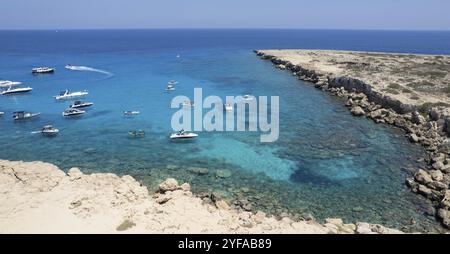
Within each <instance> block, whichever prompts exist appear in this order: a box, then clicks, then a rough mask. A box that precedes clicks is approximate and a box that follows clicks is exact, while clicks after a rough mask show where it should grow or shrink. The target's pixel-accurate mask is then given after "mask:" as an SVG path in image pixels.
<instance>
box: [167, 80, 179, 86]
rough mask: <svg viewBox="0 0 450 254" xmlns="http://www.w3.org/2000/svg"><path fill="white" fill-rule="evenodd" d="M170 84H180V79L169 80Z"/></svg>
mask: <svg viewBox="0 0 450 254" xmlns="http://www.w3.org/2000/svg"><path fill="white" fill-rule="evenodd" d="M168 84H169V85H172V86H173V85H176V84H178V81H176V80H171V81H169V83H168Z"/></svg>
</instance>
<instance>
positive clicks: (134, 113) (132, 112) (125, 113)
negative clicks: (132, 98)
mask: <svg viewBox="0 0 450 254" xmlns="http://www.w3.org/2000/svg"><path fill="white" fill-rule="evenodd" d="M140 113H141V112H139V111H124V112H123V114H124V115H125V116H135V115H139V114H140Z"/></svg>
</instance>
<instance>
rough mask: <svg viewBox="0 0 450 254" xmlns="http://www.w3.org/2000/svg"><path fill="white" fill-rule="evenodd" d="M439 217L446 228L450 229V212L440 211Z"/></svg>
mask: <svg viewBox="0 0 450 254" xmlns="http://www.w3.org/2000/svg"><path fill="white" fill-rule="evenodd" d="M437 216H438V217H439V219H441V221H442V224H444V226H446V227H448V228H450V211H449V210H446V209H443V208H441V209H439V211H438V214H437Z"/></svg>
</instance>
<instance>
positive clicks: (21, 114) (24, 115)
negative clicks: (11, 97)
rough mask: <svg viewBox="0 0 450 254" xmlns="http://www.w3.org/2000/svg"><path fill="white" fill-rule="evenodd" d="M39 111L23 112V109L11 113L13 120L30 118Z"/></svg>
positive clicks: (37, 114)
mask: <svg viewBox="0 0 450 254" xmlns="http://www.w3.org/2000/svg"><path fill="white" fill-rule="evenodd" d="M40 114H41V113H31V112H25V111H17V112H14V114H13V119H14V120H25V119H30V118H34V117H38V116H39V115H40Z"/></svg>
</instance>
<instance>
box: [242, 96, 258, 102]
mask: <svg viewBox="0 0 450 254" xmlns="http://www.w3.org/2000/svg"><path fill="white" fill-rule="evenodd" d="M243 98H244V100H246V101H251V100H253V99H254V98H255V97H254V96H253V95H248V94H246V95H244V96H243Z"/></svg>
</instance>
